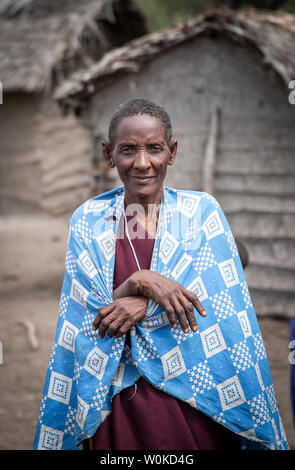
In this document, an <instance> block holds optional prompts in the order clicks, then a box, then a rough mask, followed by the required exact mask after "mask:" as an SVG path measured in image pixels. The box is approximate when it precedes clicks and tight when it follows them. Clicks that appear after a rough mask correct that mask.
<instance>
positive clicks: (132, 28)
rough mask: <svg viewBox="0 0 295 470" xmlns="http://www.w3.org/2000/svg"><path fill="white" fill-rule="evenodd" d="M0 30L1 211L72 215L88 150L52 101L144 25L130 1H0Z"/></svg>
mask: <svg viewBox="0 0 295 470" xmlns="http://www.w3.org/2000/svg"><path fill="white" fill-rule="evenodd" d="M0 29H1V37H0V81H1V82H2V85H3V104H2V105H1V107H0V111H1V113H0V152H1V158H0V211H1V212H2V213H16V212H21V213H23V212H26V211H29V212H32V211H33V212H35V211H38V210H43V209H44V208H45V209H48V210H50V211H51V212H53V213H62V212H64V211H71V210H73V209H74V208H75V207H76V206H77V205H78V204H80V203H81V202H82V201H83V200H85V199H87V197H88V196H89V187H91V184H92V175H91V156H92V147H91V142H90V141H89V136H88V132H87V130H86V129H85V128H84V127H81V126H80V124H79V123H78V122H77V121H76V120H75V119H74V118H73V117H72V116H68V117H66V118H64V117H63V116H61V113H60V110H59V109H58V106H57V105H56V103H55V102H54V100H53V99H52V93H53V91H54V89H55V87H56V86H58V85H60V84H61V83H62V81H63V80H65V79H66V78H69V77H70V76H71V74H72V73H73V72H74V71H78V70H80V69H81V68H83V67H85V66H87V67H88V66H91V64H94V63H96V62H97V60H99V59H100V58H101V56H102V55H103V54H104V53H105V52H106V51H108V50H109V49H111V48H113V47H118V46H120V45H122V44H123V43H124V42H126V41H129V40H131V39H133V38H135V37H138V36H140V35H142V34H144V33H147V29H146V26H145V21H144V18H143V16H142V15H141V13H140V12H139V11H138V10H137V9H136V7H135V6H134V4H133V2H132V0H127V1H126V0H124V1H123V0H83V1H81V0H55V1H52V0H3V1H2V2H1V6H0Z"/></svg>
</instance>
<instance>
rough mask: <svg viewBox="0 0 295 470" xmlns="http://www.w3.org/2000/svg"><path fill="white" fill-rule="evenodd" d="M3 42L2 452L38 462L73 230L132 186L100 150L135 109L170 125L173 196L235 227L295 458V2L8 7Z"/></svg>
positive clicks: (20, 1) (22, 1) (0, 4)
mask: <svg viewBox="0 0 295 470" xmlns="http://www.w3.org/2000/svg"><path fill="white" fill-rule="evenodd" d="M0 28H1V35H0V36H1V37H0V81H1V84H2V91H3V103H2V104H1V105H0V281H1V282H0V295H1V303H0V308H1V328H0V341H1V344H2V351H3V352H2V354H3V357H2V364H1V365H0V449H31V448H32V445H33V439H34V434H35V429H36V424H37V420H38V415H39V409H40V402H41V397H42V391H43V384H44V379H45V374H46V369H47V363H48V359H49V355H50V351H51V347H52V345H53V340H54V336H55V328H56V322H57V317H58V309H59V295H60V289H61V284H62V280H63V275H64V270H65V269H72V268H73V260H71V259H70V258H69V257H67V258H66V259H65V257H66V242H67V236H68V223H69V219H70V216H71V214H72V212H73V211H74V210H75V208H76V207H77V206H78V205H80V204H81V203H82V202H84V201H85V200H87V199H89V198H90V197H92V196H93V195H95V194H99V193H101V192H104V191H107V190H109V189H112V188H114V187H116V186H118V185H119V184H121V182H120V181H119V180H118V178H117V175H116V173H115V171H114V170H109V169H107V167H106V166H105V164H104V162H103V159H102V153H101V142H102V140H103V139H104V138H105V137H106V132H107V126H108V122H109V119H110V116H111V114H112V112H113V110H114V109H115V108H116V107H117V105H118V104H120V103H121V102H122V101H124V100H126V99H128V98H131V97H135V96H144V97H146V98H149V99H151V100H153V101H155V102H158V103H159V104H161V105H163V106H164V107H165V108H166V109H167V111H168V113H169V114H170V116H171V119H172V124H173V130H174V135H175V137H176V138H177V139H178V142H179V151H178V159H177V161H178V164H177V162H176V164H175V166H174V167H171V169H170V171H169V172H168V175H167V179H166V184H167V185H169V186H173V187H176V188H182V189H193V190H201V191H207V192H209V193H210V194H213V195H214V196H215V197H216V198H217V200H218V201H219V202H220V204H221V206H222V208H223V209H224V211H225V213H226V215H227V217H228V220H229V222H230V225H231V227H232V230H233V233H234V236H235V238H236V240H237V242H238V244H239V249H240V250H241V251H240V253H243V256H244V259H245V261H246V267H245V274H246V279H247V283H248V286H249V291H250V295H251V299H252V301H253V303H254V307H255V310H256V313H257V317H258V321H259V324H260V327H261V331H262V336H263V338H264V342H265V346H266V349H267V353H268V357H269V362H270V367H271V372H272V376H273V381H274V387H275V391H276V394H277V400H278V405H279V410H280V413H281V417H282V420H283V423H284V425H285V429H286V433H287V437H288V440H289V444H290V447H291V448H292V449H294V448H295V434H294V424H293V410H292V400H291V398H292V397H291V390H292V384H291V365H290V362H289V360H288V358H289V354H290V349H289V341H290V339H291V338H292V337H293V336H292V335H293V334H294V332H293V331H292V324H293V323H292V321H293V318H294V316H295V315H294V313H295V268H294V266H295V230H294V229H295V205H294V200H295V161H294V151H295V140H294V123H295V105H294V104H292V99H291V98H290V96H291V92H292V81H293V80H295V54H294V44H295V0H288V1H270V0H266V1H253V2H242V1H225V2H221V1H206V2H205V1H201V0H196V1H194V0H179V1H177V0H161V2H158V1H156V0H133V1H131V0H125V1H123V0H122V1H121V0H85V1H83V2H81V1H80V0H0ZM293 88H294V87H293ZM293 101H294V100H293ZM243 294H244V300H245V303H247V299H248V301H249V292H248V289H247V288H246V286H243ZM0 356H1V355H0ZM0 359H1V357H0ZM0 362H1V361H0Z"/></svg>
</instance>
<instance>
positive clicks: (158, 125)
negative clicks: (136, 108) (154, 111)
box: [116, 114, 166, 141]
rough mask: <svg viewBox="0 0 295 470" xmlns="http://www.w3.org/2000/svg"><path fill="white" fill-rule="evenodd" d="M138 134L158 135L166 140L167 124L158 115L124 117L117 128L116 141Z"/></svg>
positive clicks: (139, 135)
mask: <svg viewBox="0 0 295 470" xmlns="http://www.w3.org/2000/svg"><path fill="white" fill-rule="evenodd" d="M136 136H138V137H151V138H152V137H157V138H162V139H164V140H166V135H165V126H164V124H163V122H162V121H161V120H160V119H159V118H158V117H155V116H150V115H149V114H136V115H134V116H125V117H123V118H122V120H121V121H120V123H119V125H118V128H117V132H116V141H118V140H121V139H122V138H124V139H126V137H136Z"/></svg>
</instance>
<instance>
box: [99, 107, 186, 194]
mask: <svg viewBox="0 0 295 470" xmlns="http://www.w3.org/2000/svg"><path fill="white" fill-rule="evenodd" d="M176 151H177V142H176V141H173V142H172V143H170V145H168V144H167V141H166V134H165V128H164V125H163V123H162V121H160V119H158V118H155V117H152V116H149V115H146V114H138V115H135V116H129V117H125V118H123V119H122V121H121V122H120V124H119V126H118V129H117V132H116V137H115V142H114V147H113V149H111V148H110V144H104V156H105V158H106V160H107V162H108V165H109V166H110V167H114V166H115V167H116V168H117V170H118V173H119V177H120V179H121V180H122V182H123V184H124V186H125V192H126V195H127V196H128V199H129V203H130V202H132V201H133V202H137V201H140V200H142V201H143V200H146V202H150V203H155V202H159V199H161V197H162V196H161V195H162V188H163V181H164V178H165V176H166V172H167V166H168V165H172V164H173V163H174V160H175V157H176Z"/></svg>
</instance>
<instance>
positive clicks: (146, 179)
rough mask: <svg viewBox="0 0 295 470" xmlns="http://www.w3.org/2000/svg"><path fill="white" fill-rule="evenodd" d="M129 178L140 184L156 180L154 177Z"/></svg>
mask: <svg viewBox="0 0 295 470" xmlns="http://www.w3.org/2000/svg"><path fill="white" fill-rule="evenodd" d="M129 177H131V178H133V179H135V180H136V181H138V182H140V183H146V182H147V181H150V180H152V179H154V178H156V176H133V175H129Z"/></svg>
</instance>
